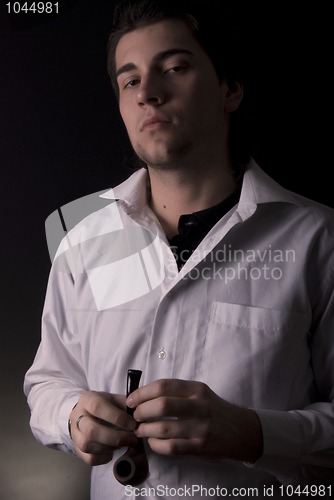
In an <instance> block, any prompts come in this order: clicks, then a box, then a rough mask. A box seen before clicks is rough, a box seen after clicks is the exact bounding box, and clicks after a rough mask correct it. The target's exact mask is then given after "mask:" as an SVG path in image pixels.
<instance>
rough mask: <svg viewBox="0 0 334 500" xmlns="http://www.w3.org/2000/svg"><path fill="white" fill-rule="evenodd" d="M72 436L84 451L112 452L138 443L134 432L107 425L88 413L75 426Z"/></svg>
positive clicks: (96, 452)
mask: <svg viewBox="0 0 334 500" xmlns="http://www.w3.org/2000/svg"><path fill="white" fill-rule="evenodd" d="M72 438H73V441H75V443H76V444H77V446H78V447H79V448H80V450H81V451H82V452H84V453H95V454H103V453H110V452H112V451H114V450H116V449H118V448H121V447H123V446H134V445H135V444H136V443H137V437H136V436H135V435H134V434H133V433H132V432H129V431H120V430H116V429H114V428H111V427H107V426H105V425H103V424H101V422H98V421H96V419H95V418H93V417H90V416H88V415H84V416H83V417H82V418H81V419H80V423H79V426H77V425H75V426H74V430H73V432H72Z"/></svg>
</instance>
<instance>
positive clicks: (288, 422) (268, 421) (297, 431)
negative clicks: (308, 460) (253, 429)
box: [246, 409, 302, 477]
mask: <svg viewBox="0 0 334 500" xmlns="http://www.w3.org/2000/svg"><path fill="white" fill-rule="evenodd" d="M254 411H255V412H256V413H257V415H258V417H259V419H260V422H261V426H262V434H263V454H262V456H261V457H260V458H259V459H258V460H257V461H256V462H255V463H254V464H246V465H247V466H248V467H254V468H257V469H263V470H266V471H267V472H269V473H271V474H272V475H274V476H276V477H277V476H285V475H289V474H292V473H293V471H294V470H295V469H296V467H297V466H298V464H299V461H300V458H301V450H302V440H301V435H302V434H301V427H300V423H299V422H298V420H297V418H296V417H295V416H294V415H292V414H291V413H289V412H287V411H276V410H257V409H256V410H254Z"/></svg>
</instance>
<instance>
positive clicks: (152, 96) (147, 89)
mask: <svg viewBox="0 0 334 500" xmlns="http://www.w3.org/2000/svg"><path fill="white" fill-rule="evenodd" d="M165 100H166V94H165V90H164V87H163V83H162V82H161V80H160V79H159V77H158V76H156V75H147V76H145V77H143V78H142V79H141V82H140V84H139V87H138V93H137V101H138V105H139V106H141V107H143V106H146V105H152V106H161V104H163V103H164V102H165Z"/></svg>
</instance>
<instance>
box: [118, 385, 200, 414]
mask: <svg viewBox="0 0 334 500" xmlns="http://www.w3.org/2000/svg"><path fill="white" fill-rule="evenodd" d="M200 384H201V382H194V381H189V380H178V379H161V380H156V381H154V382H151V383H150V384H147V385H144V386H143V387H140V388H139V389H137V390H136V391H134V392H133V393H132V394H131V395H130V396H129V397H128V398H127V400H126V404H127V406H129V407H130V408H136V407H137V406H138V405H140V404H141V403H143V402H145V401H150V400H151V399H156V398H158V397H161V396H174V397H179V398H189V397H192V396H194V395H195V394H196V392H197V391H198V389H199V385H200ZM201 385H203V386H204V384H201Z"/></svg>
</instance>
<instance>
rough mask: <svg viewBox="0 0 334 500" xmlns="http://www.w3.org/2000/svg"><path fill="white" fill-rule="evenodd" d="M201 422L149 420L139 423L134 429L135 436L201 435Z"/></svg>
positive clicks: (180, 436) (181, 436) (184, 436)
mask: <svg viewBox="0 0 334 500" xmlns="http://www.w3.org/2000/svg"><path fill="white" fill-rule="evenodd" d="M201 427H203V424H202V423H201V422H199V423H198V424H197V422H196V421H193V420H160V421H159V422H150V423H145V424H140V425H139V427H138V429H136V430H135V434H136V436H137V437H140V438H143V437H148V438H158V439H174V438H178V439H180V438H187V439H189V438H192V437H197V436H199V435H201V432H202V429H201Z"/></svg>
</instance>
